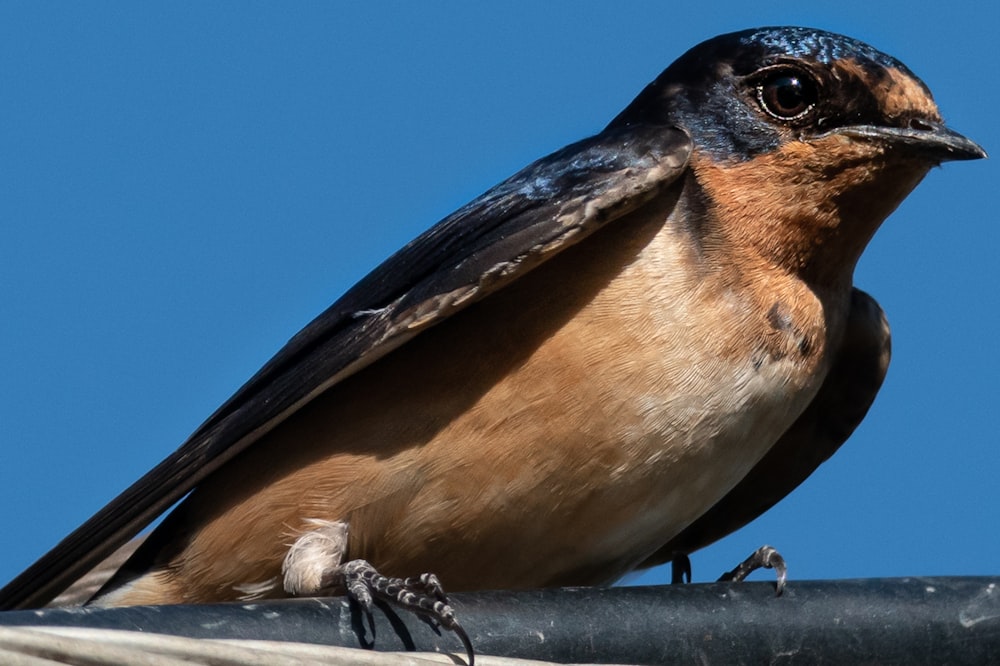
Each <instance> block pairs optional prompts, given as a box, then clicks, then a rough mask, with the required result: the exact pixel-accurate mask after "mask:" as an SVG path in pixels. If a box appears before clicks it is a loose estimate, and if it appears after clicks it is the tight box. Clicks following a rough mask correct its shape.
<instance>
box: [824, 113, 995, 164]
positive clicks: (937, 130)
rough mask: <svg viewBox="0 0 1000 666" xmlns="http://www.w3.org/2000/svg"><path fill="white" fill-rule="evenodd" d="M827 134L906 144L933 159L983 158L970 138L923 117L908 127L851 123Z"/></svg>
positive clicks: (979, 148)
mask: <svg viewBox="0 0 1000 666" xmlns="http://www.w3.org/2000/svg"><path fill="white" fill-rule="evenodd" d="M831 133H836V134H843V135H846V136H851V137H857V138H861V139H872V140H876V141H886V142H889V143H893V144H896V145H903V146H907V147H908V148H910V149H911V150H913V151H914V152H916V153H918V154H919V155H921V156H923V157H926V158H927V159H929V160H933V161H935V162H950V161H953V160H978V159H982V158H984V157H986V151H985V150H983V149H982V147H981V146H980V145H979V144H978V143H976V142H975V141H973V140H972V139H969V138H967V137H965V136H963V135H961V134H959V133H958V132H956V131H955V130H952V129H949V128H947V127H945V126H944V125H943V124H941V123H937V122H933V121H930V120H924V119H918V120H911V121H910V124H909V126H908V127H879V126H876V125H853V126H848V127H840V128H837V129H836V130H834V131H833V132H831Z"/></svg>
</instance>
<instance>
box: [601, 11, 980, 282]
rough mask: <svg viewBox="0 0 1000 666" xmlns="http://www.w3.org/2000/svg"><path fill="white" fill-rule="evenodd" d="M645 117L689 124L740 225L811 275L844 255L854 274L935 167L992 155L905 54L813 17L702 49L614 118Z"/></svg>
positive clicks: (710, 199)
mask: <svg viewBox="0 0 1000 666" xmlns="http://www.w3.org/2000/svg"><path fill="white" fill-rule="evenodd" d="M638 124H642V125H649V124H655V125H672V126H677V127H680V128H681V129H683V130H684V131H685V132H687V133H688V134H689V135H690V136H691V138H692V141H693V143H694V151H693V154H692V158H691V160H692V161H691V167H692V171H693V173H694V174H695V177H696V178H697V180H698V181H699V184H700V186H701V188H702V189H703V191H704V194H705V198H706V205H708V206H709V207H710V208H713V209H714V210H715V211H716V213H717V214H718V217H719V219H720V220H721V222H722V224H723V225H724V226H726V227H727V229H726V231H727V233H729V234H741V235H744V236H745V237H746V238H745V240H747V241H748V242H750V243H751V244H755V245H758V246H761V247H760V249H761V251H762V253H763V254H764V255H766V256H769V257H771V258H772V259H773V260H774V261H778V262H781V263H782V264H783V265H787V266H788V268H789V269H791V270H796V271H800V272H807V273H808V272H814V271H816V270H819V268H820V267H819V266H818V264H822V268H823V270H824V271H825V270H826V267H827V266H829V265H831V264H836V265H839V267H840V268H841V269H843V268H846V270H847V275H848V276H849V275H850V272H852V271H853V266H854V263H855V262H856V261H857V258H858V257H859V256H860V253H861V251H862V250H863V249H864V246H865V245H866V244H867V242H868V240H869V239H870V238H871V235H872V234H873V233H874V232H875V230H876V229H877V228H878V226H879V224H881V222H882V220H884V219H885V217H886V216H888V215H889V213H891V212H892V211H893V210H894V209H895V208H896V206H897V205H899V203H900V202H901V201H902V200H903V198H904V197H905V196H906V195H907V194H909V192H910V191H911V190H912V189H913V188H914V187H915V186H916V185H917V183H919V182H920V180H921V179H922V178H923V176H924V175H925V174H926V173H927V171H928V170H929V169H930V168H931V167H933V166H935V165H937V164H940V163H941V162H944V161H948V160H966V159H977V158H981V157H985V156H986V153H985V151H983V149H982V148H980V147H979V146H978V145H977V144H975V143H974V142H973V141H971V140H969V139H967V138H966V137H964V136H962V135H961V134H959V133H957V132H955V131H953V130H951V129H949V128H947V127H946V126H945V125H944V123H943V122H942V119H941V115H940V113H939V112H938V108H937V105H936V104H935V103H934V99H933V97H932V96H931V93H930V90H929V89H928V88H927V86H926V85H925V84H924V83H923V82H922V81H921V80H920V79H919V78H917V77H916V76H915V75H914V74H913V73H912V72H911V71H910V70H909V69H908V68H907V67H906V66H905V65H903V64H902V63H901V62H899V61H898V60H896V59H895V58H892V57H891V56H888V55H886V54H884V53H881V52H879V51H877V50H875V49H874V48H872V47H871V46H868V45H867V44H864V43H862V42H859V41H857V40H854V39H851V38H848V37H844V36H842V35H836V34H833V33H829V32H823V31H820V30H813V29H808V28H789V27H779V28H759V29H753V30H747V31H743V32H737V33H731V34H727V35H721V36H719V37H716V38H714V39H711V40H708V41H706V42H703V43H702V44H699V45H698V46H695V47H694V48H692V49H691V50H690V51H688V52H687V53H685V54H684V55H683V56H681V57H680V58H679V59H678V60H677V61H676V62H674V63H673V64H672V65H671V66H670V67H669V68H667V69H666V70H665V71H664V72H663V73H662V74H661V75H660V76H659V77H657V79H656V80H655V81H654V82H653V83H651V84H650V85H649V86H648V87H647V88H646V89H645V90H644V91H643V92H642V93H641V94H640V95H639V96H638V97H637V98H636V99H635V100H634V101H633V102H632V104H630V105H629V106H628V107H627V108H626V109H625V110H624V111H623V112H622V113H621V114H619V115H618V117H617V118H615V120H614V121H612V123H611V125H610V126H609V128H621V127H628V126H634V125H638ZM817 250H819V251H821V253H822V254H823V258H822V260H821V261H817V257H816V255H817ZM831 253H834V254H835V255H837V256H835V257H831V256H830V255H831ZM831 259H833V261H831ZM837 272H838V273H839V274H843V270H838V271H837ZM816 277H822V276H816Z"/></svg>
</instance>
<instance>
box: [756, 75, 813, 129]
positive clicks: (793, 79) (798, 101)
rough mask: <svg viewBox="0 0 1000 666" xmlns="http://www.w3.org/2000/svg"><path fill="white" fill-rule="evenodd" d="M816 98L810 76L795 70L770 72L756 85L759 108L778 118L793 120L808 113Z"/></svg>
mask: <svg viewBox="0 0 1000 666" xmlns="http://www.w3.org/2000/svg"><path fill="white" fill-rule="evenodd" d="M817 98H818V94H817V90H816V83H815V81H813V79H812V77H810V76H809V75H807V74H804V73H801V72H798V71H795V70H779V71H776V72H773V73H771V74H770V75H768V76H767V78H765V79H763V80H762V81H761V82H760V84H758V85H757V101H758V102H760V106H761V108H763V109H764V111H766V112H767V113H768V114H770V115H772V116H774V117H775V118H778V119H779V120H795V119H796V118H801V117H802V116H804V115H805V114H807V113H809V111H811V110H812V108H813V107H814V106H816V101H817Z"/></svg>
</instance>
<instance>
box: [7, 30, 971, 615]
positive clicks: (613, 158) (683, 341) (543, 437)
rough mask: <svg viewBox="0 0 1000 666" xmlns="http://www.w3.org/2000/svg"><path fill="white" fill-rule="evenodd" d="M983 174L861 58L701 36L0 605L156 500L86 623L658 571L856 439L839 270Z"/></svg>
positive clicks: (59, 577)
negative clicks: (965, 164)
mask: <svg viewBox="0 0 1000 666" xmlns="http://www.w3.org/2000/svg"><path fill="white" fill-rule="evenodd" d="M985 156H986V154H985V152H984V151H983V149H982V148H980V147H979V146H978V145H976V144H975V143H974V142H972V141H971V140H969V139H967V138H965V137H964V136H962V135H961V134H958V133H957V132H954V131H953V130H951V129H949V128H947V127H946V126H945V125H944V124H943V122H942V119H941V116H940V115H939V112H938V109H937V107H936V105H935V103H934V101H933V99H932V97H931V94H930V91H929V90H928V88H927V87H926V86H925V85H924V83H923V82H921V81H920V79H918V78H917V77H916V76H915V75H914V74H912V73H911V72H910V71H909V70H908V69H907V68H906V67H905V66H904V65H903V64H901V63H900V62H899V61H897V60H895V59H894V58H892V57H890V56H887V55H885V54H883V53H880V52H879V51H876V50H875V49H873V48H872V47H870V46H868V45H866V44H863V43H861V42H859V41H856V40H853V39H850V38H847V37H843V36H840V35H835V34H831V33H827V32H822V31H819V30H813V29H805V28H788V27H780V28H760V29H754V30H748V31H744V32H738V33H733V34H727V35H723V36H720V37H716V38H714V39H711V40H709V41H707V42H704V43H702V44H700V45H698V46H696V47H694V48H693V49H691V50H690V51H688V52H687V53H685V54H684V55H683V56H681V57H680V58H679V59H678V60H677V61H676V62H674V63H673V64H672V65H671V66H670V67H668V68H667V69H666V70H665V71H664V72H663V73H662V74H661V75H660V76H659V77H658V78H657V79H656V80H655V81H653V82H652V83H651V84H650V85H649V86H647V87H646V88H645V89H644V90H643V91H642V92H641V93H640V94H639V96H638V97H637V98H636V99H635V100H634V101H633V102H632V103H631V104H630V105H629V106H628V107H627V108H626V109H625V110H624V111H622V112H621V113H620V114H619V115H618V116H617V117H616V118H614V120H612V121H611V123H610V124H609V125H608V126H607V127H606V128H605V129H604V130H603V131H601V132H600V133H599V134H597V135H595V136H593V137H591V138H588V139H584V140H582V141H580V142H578V143H574V144H572V145H570V146H567V147H566V148H563V149H562V150H559V151H557V152H555V153H553V154H551V155H549V156H547V157H544V158H542V159H540V160H539V161H537V162H535V163H533V164H531V165H529V166H528V167H526V168H525V169H523V170H522V171H520V172H518V173H516V174H515V175H513V176H512V177H510V178H509V179H507V180H505V181H504V182H502V183H500V184H499V185H497V186H496V187H494V188H493V189H491V190H489V191H487V192H486V193H485V194H483V195H482V196H480V197H478V198H477V199H475V200H474V201H472V202H471V203H469V204H468V205H466V206H464V207H463V208H461V209H459V210H458V211H456V212H455V213H453V214H452V215H449V216H448V217H446V218H445V219H443V220H442V221H441V222H439V223H438V224H437V225H435V226H434V227H432V228H431V229H430V230H428V231H427V232H425V233H424V234H422V235H420V236H419V237H418V238H416V239H415V240H414V241H412V242H411V243H409V244H408V245H406V246H405V247H404V248H403V249H401V250H400V251H399V252H397V253H396V254H394V255H393V256H392V257H390V258H389V259H388V260H386V261H385V262H384V263H383V264H381V265H380V266H379V267H377V268H376V269H375V270H374V271H373V272H372V273H370V274H369V275H368V276H367V277H365V278H364V279H362V280H361V281H360V282H359V283H358V284H357V285H355V286H354V287H353V288H352V289H350V290H349V291H347V292H346V293H345V294H344V295H343V296H342V297H341V298H340V299H339V300H337V301H336V302H335V303H334V304H333V305H332V306H331V307H330V308H329V309H328V310H326V311H325V312H324V313H322V314H321V315H320V316H319V317H318V318H317V319H315V320H314V321H313V322H312V323H310V324H309V325H308V326H306V328H304V329H303V330H302V331H301V332H300V333H298V334H297V335H296V336H295V337H293V338H292V339H291V340H290V341H289V342H288V344H287V345H286V346H285V347H284V348H283V349H281V350H280V351H279V352H278V354H277V355H276V356H275V357H274V358H273V359H271V360H270V361H269V362H268V363H267V364H266V365H265V366H264V367H263V368H262V369H261V370H260V371H259V372H258V373H257V374H256V375H254V376H253V377H252V378H251V379H250V380H249V382H247V384H246V385H244V386H243V387H242V388H241V389H240V390H239V391H238V392H237V393H236V394H235V395H234V396H233V397H232V398H230V399H229V400H228V401H227V402H226V403H225V404H224V405H223V406H222V407H221V408H219V410H218V411H216V412H215V413H214V414H213V415H212V416H211V417H209V419H208V420H207V421H206V422H205V423H204V424H203V425H202V426H201V427H199V428H198V430H197V431H196V432H195V433H194V434H193V435H192V436H191V438H190V439H189V440H188V441H187V442H185V443H184V444H183V445H182V446H181V447H180V448H179V449H178V450H177V451H176V452H174V453H173V454H171V455H170V456H168V457H167V458H166V459H165V460H164V461H163V462H162V463H160V464H159V465H158V466H156V467H155V468H154V469H153V470H152V471H150V472H149V473H148V474H146V475H145V476H144V477H142V478H141V479H140V480H139V481H138V482H136V483H135V484H134V485H132V486H131V487H130V488H128V489H127V490H126V491H125V492H123V493H122V494H121V495H120V496H119V497H117V498H116V499H114V500H113V501H112V502H111V503H110V504H108V506H107V507H105V508H104V509H102V510H101V511H100V512H98V513H97V514H96V515H95V516H94V517H93V518H91V519H90V520H88V521H87V522H86V523H85V524H84V525H83V526H82V527H80V528H79V529H78V530H76V531H75V532H73V533H72V534H70V535H69V536H68V537H67V538H66V539H65V540H63V541H62V542H61V543H60V544H59V545H57V546H56V547H55V548H54V549H53V550H52V551H51V552H50V553H48V554H47V555H45V556H44V557H42V558H41V559H40V560H39V561H38V562H37V563H35V564H34V565H32V566H31V567H30V568H29V569H28V570H27V571H26V572H25V573H23V574H22V575H21V576H19V577H18V578H16V579H15V580H14V581H12V582H11V583H10V584H9V585H8V586H7V587H5V588H4V589H3V590H2V591H0V607H2V608H26V607H35V606H38V605H41V604H44V603H46V602H47V601H48V600H50V599H51V598H52V597H53V596H55V595H56V594H58V593H59V592H60V591H61V590H63V589H64V588H65V587H66V586H67V585H68V584H70V583H71V582H72V581H73V580H75V579H77V578H79V577H80V576H81V575H82V574H83V573H85V572H86V571H87V570H88V569H90V568H91V567H93V566H94V565H95V564H96V563H97V562H99V561H100V560H101V559H102V558H104V557H106V556H107V555H109V554H110V553H111V552H112V551H114V550H115V549H116V548H118V547H120V546H121V545H122V544H123V543H125V542H126V541H127V540H128V539H129V538H130V537H132V536H133V535H135V534H136V533H137V532H138V531H139V530H141V529H142V528H143V527H144V526H146V525H147V524H148V523H149V522H150V521H151V520H152V519H153V518H155V517H156V516H157V515H158V514H160V513H162V512H164V511H165V510H167V509H168V508H169V507H170V506H172V505H173V504H174V503H176V502H177V501H178V500H182V498H183V500H182V501H181V502H180V504H179V505H178V506H177V507H176V508H175V509H174V510H173V511H172V512H171V513H170V514H169V515H168V516H167V517H166V518H165V519H164V521H163V522H162V523H161V524H160V525H159V526H158V527H156V528H155V529H154V530H153V532H152V533H151V535H150V536H149V537H148V538H147V539H146V541H145V542H144V543H143V544H142V545H141V546H140V547H139V548H138V550H137V551H136V552H135V553H134V554H133V555H132V556H131V557H130V558H129V559H128V560H127V561H126V563H125V564H124V565H123V566H122V567H121V568H120V569H119V570H118V572H117V573H116V574H115V575H114V576H113V577H112V578H111V580H110V581H109V582H108V583H107V584H106V585H104V587H103V588H102V589H101V590H100V591H99V592H98V593H97V595H96V597H95V598H94V599H93V600H92V601H91V603H94V604H101V605H131V604H175V603H200V602H216V601H225V600H247V599H256V598H265V597H282V596H289V595H316V594H319V593H321V592H329V591H331V590H341V591H343V590H345V589H346V590H347V591H348V592H349V594H351V595H352V596H354V597H355V598H356V599H361V600H362V601H364V599H365V595H370V594H371V593H375V594H376V595H378V594H379V593H382V594H384V593H385V592H386V590H392V592H391V594H390V596H395V597H396V598H397V600H401V601H402V602H403V603H404V605H405V604H406V603H411V602H412V603H413V604H414V605H416V606H419V607H418V608H417V610H424V611H428V612H432V613H436V614H438V616H439V617H441V616H446V615H447V613H448V612H450V611H449V609H448V608H447V607H446V599H445V597H444V595H443V593H442V592H441V589H440V585H439V584H438V583H437V582H436V579H434V578H433V577H421V578H413V579H410V580H407V581H400V580H397V579H394V578H384V577H380V576H382V574H384V575H387V576H390V577H402V576H413V575H414V574H417V573H419V572H424V571H433V572H435V573H436V574H437V575H438V576H439V577H440V580H441V581H443V582H444V583H445V584H446V585H447V587H448V589H449V590H471V589H485V588H532V587H545V586H558V585H588V584H602V583H610V582H612V581H614V580H616V579H618V578H619V577H620V576H622V575H623V574H625V573H627V572H629V571H631V570H633V569H636V568H638V567H646V566H650V565H653V564H657V563H660V562H666V561H670V560H672V559H675V558H677V557H679V556H686V555H687V554H689V553H690V552H692V551H694V550H696V549H698V548H701V547H703V546H705V545H707V544H709V543H711V542H713V541H715V540H717V539H719V538H721V537H722V536H724V535H726V534H728V533H729V532H731V531H733V530H735V529H737V528H738V527H740V526H741V525H743V524H744V523H746V522H748V521H750V520H752V519H753V518H755V517H756V516H757V515H759V514H760V513H761V512H763V511H765V510H766V509H767V508H769V507H770V506H771V505H773V504H774V503H775V502H777V501H778V500H779V499H781V498H782V497H784V496H785V495H786V494H787V493H789V492H790V491H791V490H792V489H793V488H795V487H796V486H797V485H798V484H799V483H801V482H802V481H803V480H804V479H805V478H806V477H808V476H809V474H811V473H812V471H813V470H814V469H815V468H816V467H817V466H818V465H819V464H820V463H822V462H823V461H824V460H825V459H826V458H828V457H829V456H830V455H831V454H832V453H833V452H834V451H835V450H836V449H837V448H838V447H839V446H840V445H841V444H842V443H843V442H844V441H845V440H846V439H847V438H848V436H849V435H850V434H851V432H852V431H853V430H854V428H855V427H856V426H857V425H858V423H859V422H860V421H861V419H862V418H863V417H864V415H865V413H866V412H867V411H868V408H869V407H870V405H871V404H872V401H873V400H874V397H875V394H876V392H877V391H878V389H879V387H880V385H881V382H882V379H883V377H884V375H885V372H886V368H887V365H888V360H889V339H890V338H889V329H888V325H887V323H886V320H885V317H884V315H883V313H882V310H881V309H880V308H879V306H878V304H877V303H876V302H875V301H874V300H873V299H872V298H871V297H870V296H868V295H867V294H865V293H864V292H862V291H860V290H858V289H856V288H854V287H853V285H852V278H853V272H854V266H855V264H856V262H857V261H858V258H859V257H860V255H861V253H862V251H863V250H864V248H865V246H866V244H867V243H868V241H869V239H870V238H871V237H872V235H873V234H874V233H875V231H876V230H877V229H878V227H879V225H880V224H881V223H882V221H883V220H884V219H885V218H886V217H887V216H888V215H889V214H890V213H891V212H892V211H893V210H894V209H895V208H896V206H897V205H898V204H899V203H900V202H901V201H902V200H903V198H904V197H905V196H906V195H907V194H908V193H909V192H910V191H911V190H912V189H913V188H914V187H915V186H916V185H917V184H918V183H919V182H920V180H921V179H922V178H923V177H924V175H925V174H926V173H927V172H928V171H929V170H930V169H931V167H933V166H936V165H938V164H940V163H942V162H945V161H949V160H967V159H977V158H982V157H985ZM185 496H186V497H185ZM376 570H377V572H381V573H376ZM385 581H391V584H390V583H386V582H385ZM393 585H394V586H395V587H393ZM407 595H411V596H414V595H415V596H419V597H420V600H419V601H413V599H411V598H410V597H409V596H407ZM404 597H405V598H404ZM428 599H430V601H427V600H428ZM456 626H457V625H456Z"/></svg>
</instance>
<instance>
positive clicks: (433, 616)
mask: <svg viewBox="0 0 1000 666" xmlns="http://www.w3.org/2000/svg"><path fill="white" fill-rule="evenodd" d="M339 573H340V575H341V576H343V581H344V587H346V588H347V596H348V597H349V598H350V599H353V600H354V601H356V602H357V603H358V605H359V606H361V609H362V610H363V611H364V613H365V615H366V616H367V617H368V624H369V627H370V628H371V630H372V633H373V634H374V633H375V626H374V620H373V618H372V605H373V604H374V601H375V599H380V600H382V601H386V602H388V603H390V604H392V605H395V606H397V607H399V608H402V609H404V610H407V611H410V612H411V613H414V614H416V615H419V616H420V617H423V618H427V619H429V620H431V621H432V622H436V623H437V624H438V625H439V626H441V627H442V628H444V629H447V630H448V631H451V632H453V633H454V634H455V635H456V636H458V638H459V639H460V640H461V641H462V644H463V645H464V646H465V651H466V653H467V654H468V655H469V666H473V665H474V664H475V654H474V652H473V650H472V641H470V640H469V635H468V634H467V633H466V632H465V629H464V628H462V625H461V624H459V622H458V619H457V618H456V617H455V609H454V608H452V606H451V604H449V603H448V597H447V596H445V593H444V588H442V587H441V582H440V581H439V580H438V578H437V576H435V575H434V574H430V573H425V574H422V575H420V576H413V577H410V578H390V577H389V576H384V575H382V574H380V573H379V572H378V571H377V570H376V569H375V567H373V566H372V565H371V564H369V563H368V562H367V561H366V560H351V561H349V562H345V563H344V564H342V565H341V566H340V572H339Z"/></svg>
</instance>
